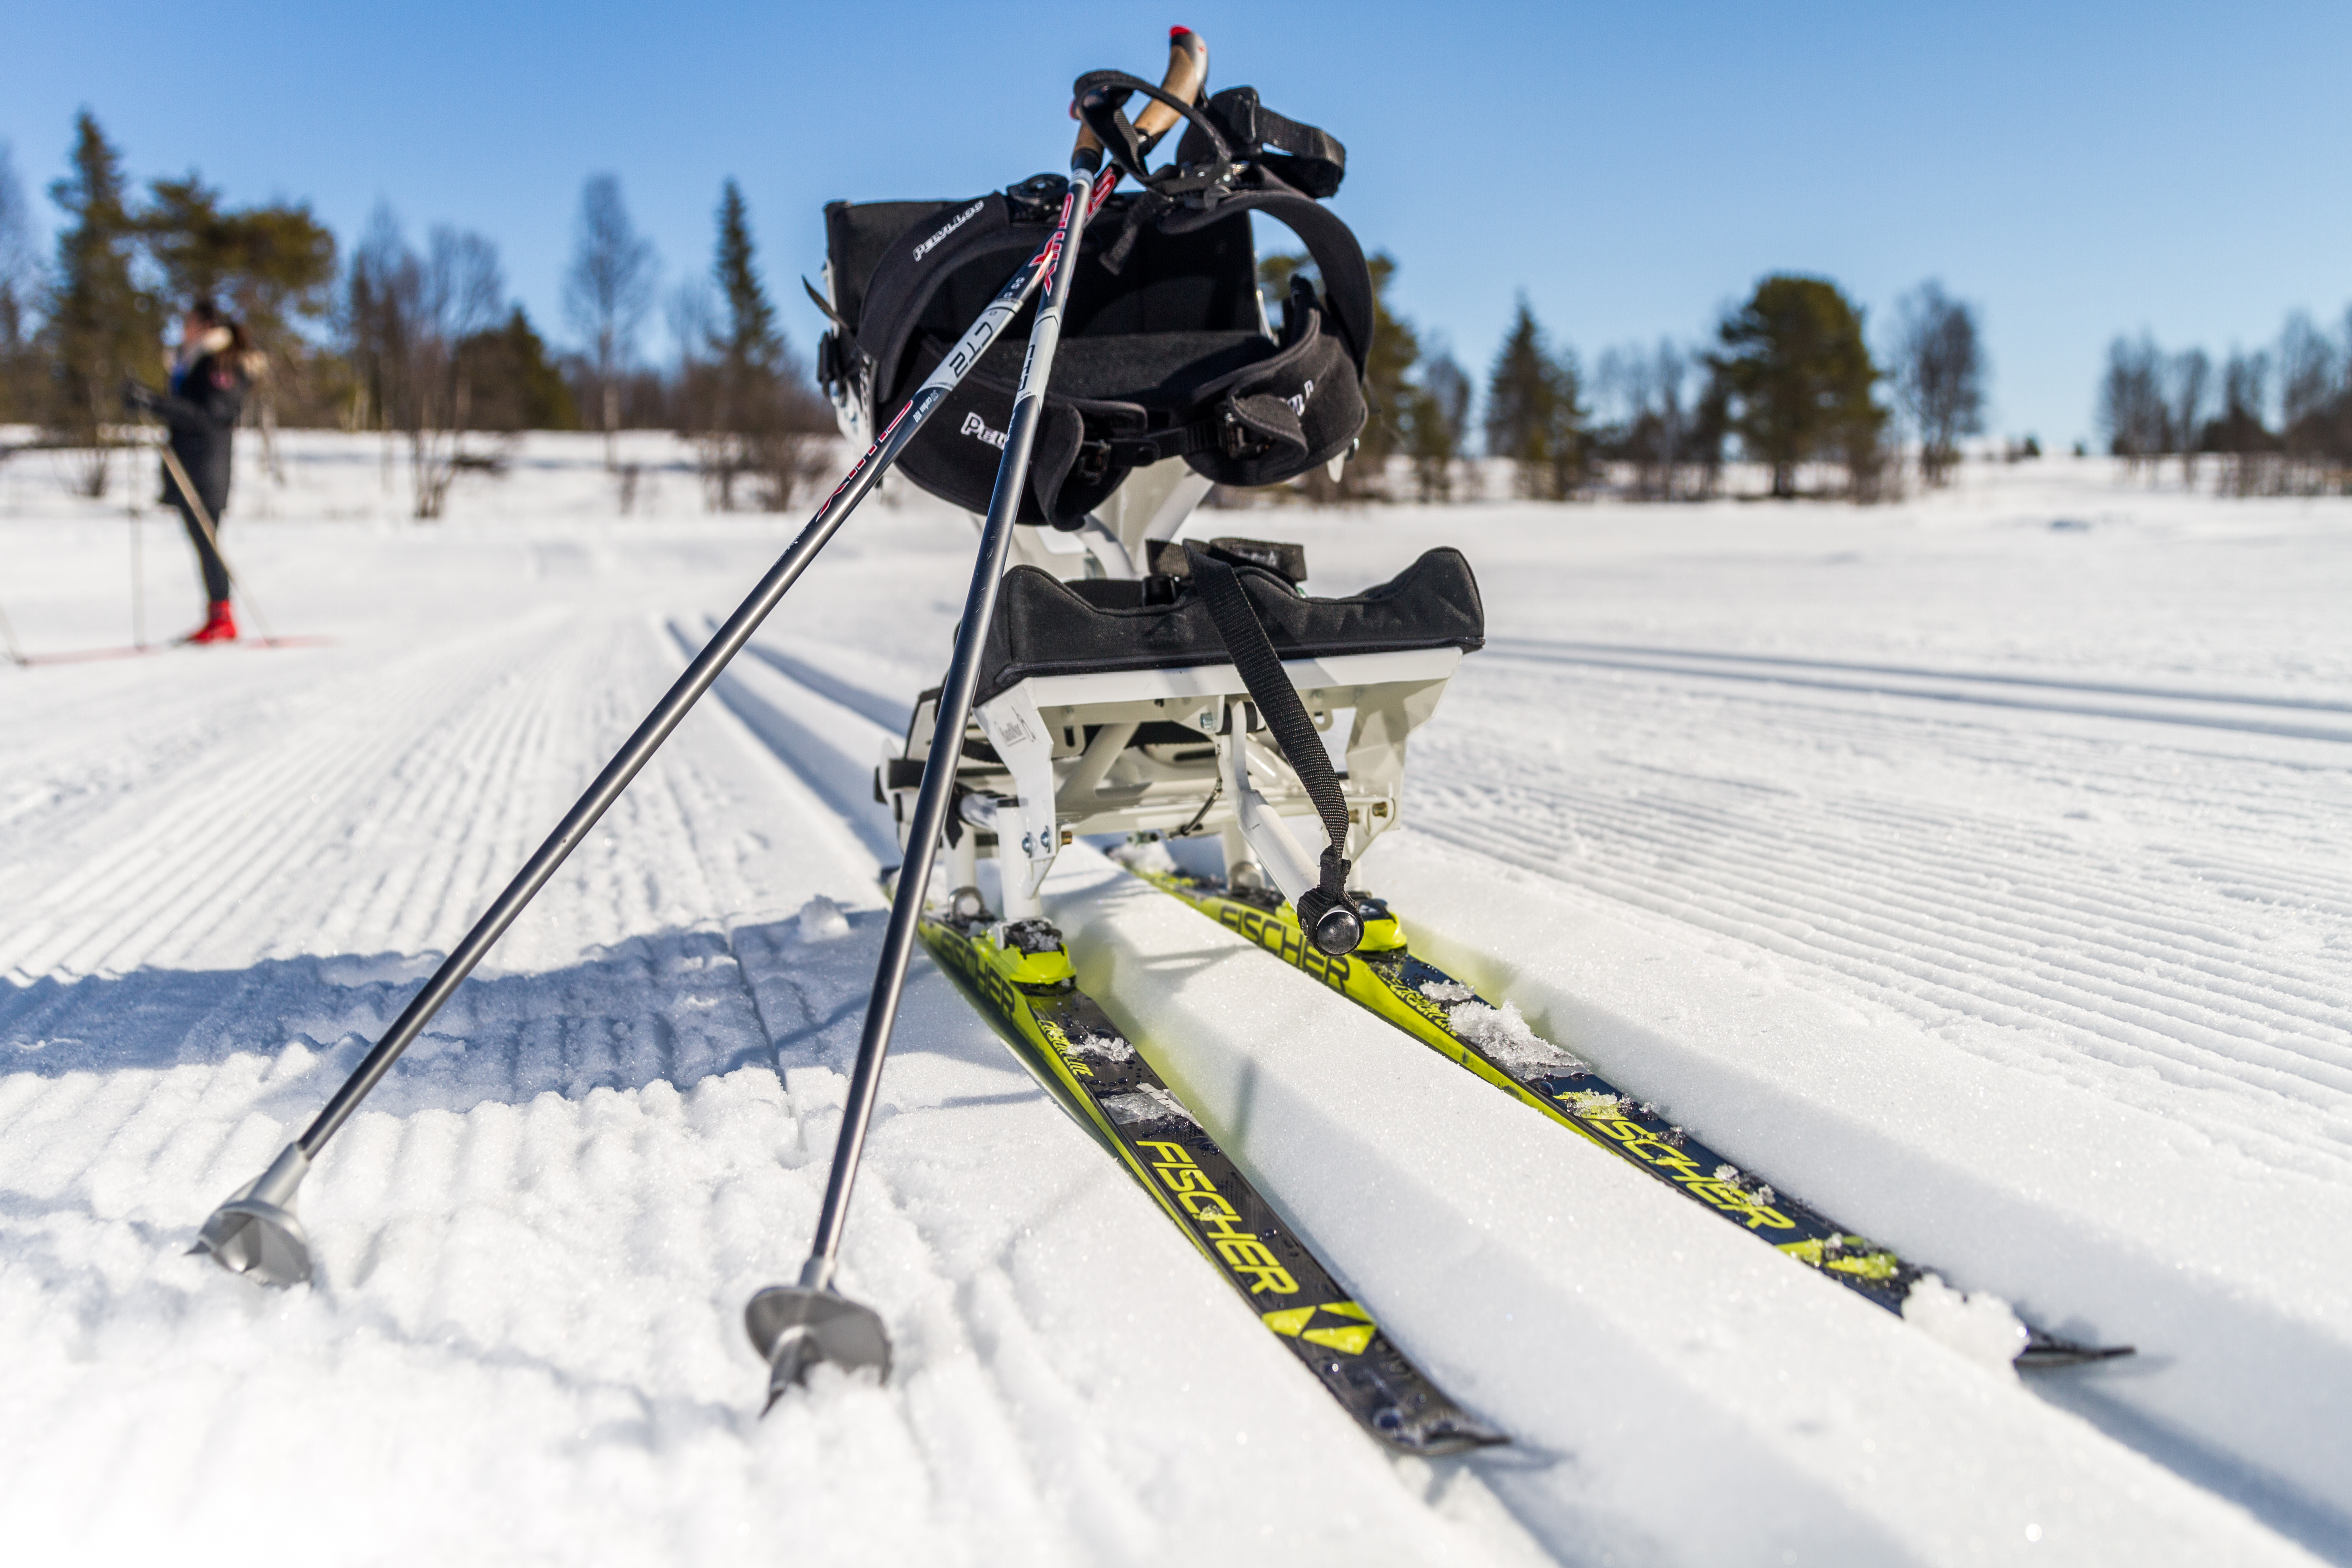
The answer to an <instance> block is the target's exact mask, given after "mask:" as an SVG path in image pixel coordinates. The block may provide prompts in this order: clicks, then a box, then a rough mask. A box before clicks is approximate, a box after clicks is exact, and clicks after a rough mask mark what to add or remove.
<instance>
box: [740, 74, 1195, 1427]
mask: <svg viewBox="0 0 2352 1568" xmlns="http://www.w3.org/2000/svg"><path fill="white" fill-rule="evenodd" d="M1207 64H1208V51H1207V49H1206V47H1204V46H1202V45H1201V43H1200V41H1199V39H1198V38H1196V37H1193V36H1192V34H1190V33H1186V32H1184V31H1183V30H1182V29H1181V28H1180V29H1178V30H1177V31H1176V33H1175V34H1173V35H1171V60H1170V74H1171V78H1173V77H1176V76H1178V75H1179V73H1180V72H1182V73H1184V74H1186V75H1188V76H1190V77H1191V79H1190V80H1189V81H1187V82H1181V83H1178V84H1175V85H1176V90H1177V93H1178V95H1179V96H1181V98H1182V99H1183V100H1185V101H1187V102H1190V101H1191V100H1192V95H1193V93H1194V92H1196V91H1197V90H1198V89H1199V85H1200V77H1199V76H1198V75H1192V74H1191V73H1192V72H1193V71H1197V72H1199V73H1201V74H1202V75H1205V73H1206V70H1207ZM1155 107H1157V106H1156V105H1155ZM1167 118H1168V120H1169V121H1171V122H1172V121H1173V120H1174V118H1175V116H1174V115H1172V114H1171V115H1169V116H1168V117H1167ZM1163 129H1164V127H1163ZM1115 178H1117V174H1116V172H1115V171H1105V170H1104V168H1103V153H1102V145H1101V143H1100V142H1097V140H1096V139H1095V137H1094V135H1093V133H1092V132H1082V133H1081V134H1080V135H1079V137H1078V144H1077V147H1076V150H1075V151H1073V152H1072V153H1071V155H1070V188H1069V192H1068V194H1067V195H1065V196H1064V197H1063V198H1062V216H1061V220H1060V222H1059V223H1058V224H1057V225H1056V226H1055V231H1054V237H1053V238H1052V239H1051V240H1050V241H1048V242H1047V245H1046V248H1047V249H1048V250H1049V251H1058V253H1059V254H1058V255H1057V256H1055V258H1054V260H1053V261H1052V263H1051V267H1052V277H1051V279H1050V280H1049V281H1048V283H1047V285H1046V291H1045V302H1044V303H1043V304H1042V305H1040V306H1039V307H1038V310H1037V319H1036V321H1034V323H1033V324H1032V325H1031V327H1030V329H1029V353H1028V358H1027V359H1026V360H1025V361H1024V363H1023V364H1022V367H1021V387H1020V391H1019V392H1018V393H1017V394H1016V395H1015V396H1014V398H1013V422H1012V425H1011V426H1010V428H1009V429H1008V430H1007V431H1006V435H1005V442H1004V456H1003V458H1002V459H1001V460H999V462H998V463H997V466H996V489H995V490H994V492H993V493H992V495H991V497H990V498H989V503H988V521H987V522H986V523H985V524H984V525H983V526H982V530H981V539H980V551H979V555H978V558H977V559H976V560H975V561H974V562H973V563H972V570H971V589H970V591H969V592H967V593H966V595H964V605H963V620H962V622H961V625H960V626H958V627H957V628H956V643H955V657H954V658H953V659H952V660H951V661H950V664H949V666H948V674H947V679H946V680H945V681H944V682H943V683H942V684H941V686H940V696H939V721H938V724H937V727H936V728H934V729H933V731H931V750H930V754H929V756H928V757H927V758H925V759H924V762H923V784H922V788H921V790H920V791H919V793H918V794H917V795H916V797H915V814H914V818H913V821H912V824H911V825H910V826H909V827H908V832H907V859H906V863H905V864H904V865H903V866H901V867H900V868H898V886H897V887H896V888H895V889H892V892H891V897H890V921H889V924H888V925H887V927H885V928H884V931H883V935H882V957H881V961H880V963H877V965H876V966H875V971H874V990H873V993H872V994H871V996H870V997H868V999H867V1001H866V1026H865V1032H864V1033H863V1034H862V1035H861V1036H860V1037H859V1038H858V1042H857V1064H856V1068H854V1069H853V1070H852V1072H851V1075H850V1079H849V1097H848V1100H847V1102H846V1103H845V1105H844V1106H843V1108H842V1114H841V1131H840V1134H839V1135H838V1137H837V1138H836V1139H835V1142H834V1148H833V1170H832V1173H831V1174H830V1175H829V1176H828V1177H827V1178H826V1181H825V1187H824V1208H823V1209H822V1210H820V1211H819V1213H818V1215H817V1222H816V1237H815V1239H814V1241H813V1242H812V1243H811V1244H810V1247H809V1256H808V1261H807V1262H806V1263H804V1264H803V1265H802V1267H801V1277H800V1282H799V1283H798V1284H797V1285H772V1286H770V1287H768V1288H767V1289H764V1290H762V1291H761V1292H760V1293H759V1294H758V1295H756V1296H754V1297H752V1298H751V1302H750V1303H749V1304H748V1305H747V1306H746V1307H745V1308H744V1309H743V1324H744V1327H745V1329H746V1330H747V1331H749V1332H750V1333H751V1343H752V1345H753V1346H754V1347H755V1348H756V1349H757V1350H758V1351H759V1352H760V1354H761V1358H762V1359H763V1360H765V1361H766V1362H767V1363H768V1405H769V1406H770V1407H773V1405H775V1403H776V1401H777V1400H778V1399H780V1398H782V1396H783V1394H784V1392H785V1390H787V1389H789V1388H791V1387H792V1386H793V1384H796V1383H799V1382H800V1381H801V1380H802V1379H803V1377H805V1376H806V1375H807V1373H808V1370H809V1368H810V1367H812V1366H814V1365H815V1364H817V1363H819V1362H830V1363H833V1364H835V1365H836V1366H839V1367H842V1368H844V1369H845V1370H848V1371H856V1370H857V1369H859V1368H863V1367H869V1366H870V1367H873V1368H874V1369H876V1371H877V1372H878V1373H880V1374H881V1375H883V1376H885V1377H887V1376H888V1375H889V1372H890V1336H889V1334H888V1332H887V1331H886V1330H885V1329H884V1328H883V1326H882V1319H881V1316H880V1315H879V1314H878V1313H877V1312H876V1311H875V1310H873V1309H872V1308H870V1307H866V1306H863V1305H860V1304H859V1303H857V1302H855V1301H851V1300H846V1299H845V1298H844V1297H842V1296H840V1295H839V1294H837V1293H836V1292H835V1290H834V1289H833V1275H834V1269H835V1266H836V1264H837V1263H838V1262H839V1260H840V1256H841V1237H842V1232H843V1230H844V1229H845V1227H846V1226H847V1224H848V1221H849V1198H850V1193H851V1190H852V1188H853V1187H854V1186H855V1185H856V1180H857V1166H858V1161H859V1157H860V1156H861V1155H862V1154H863V1153H864V1152H865V1148H866V1130H867V1128H868V1127H869V1126H870V1125H871V1124H872V1122H873V1120H874V1105H875V1100H876V1097H877V1094H878V1093H879V1091H880V1089H881V1086H882V1063H883V1058H885V1057H886V1056H887V1055H888V1053H889V1049H890V1032H891V1027H892V1026H893V1025H894V1024H895V1023H896V1022H897V1020H898V1000H899V997H900V995H901V994H903V992H904V991H905V988H906V983H907V963H908V959H909V958H911V957H912V955H913V952H914V947H915V941H916V936H917V932H918V929H919V926H920V924H921V921H922V914H923V895H924V891H925V889H926V888H927V887H928V885H929V881H930V877H931V865H932V862H933V861H934V860H936V859H937V858H938V856H939V845H940V833H941V831H942V830H943V829H944V828H945V827H946V826H947V814H948V803H949V800H950V797H951V796H952V795H953V794H954V787H955V773H956V760H957V759H958V758H959V757H960V756H961V755H962V753H963V731H964V725H965V724H966V723H967V722H968V721H970V719H971V700H972V691H973V689H974V687H975V686H977V684H978V683H979V679H980V656H981V649H982V647H983V645H984V644H985V643H986V641H987V639H988V628H989V623H990V621H991V620H992V618H993V616H994V614H995V610H996V591H997V585H998V583H999V581H1000V580H1001V579H1002V578H1003V574H1004V558H1005V554H1006V552H1007V551H1008V550H1009V549H1010V547H1011V545H1012V542H1013V520H1014V518H1015V517H1016V516H1017V515H1018V514H1019V512H1020V510H1021V500H1022V496H1023V495H1024V492H1025V489H1026V488H1027V484H1028V475H1029V454H1030V450H1031V448H1032V447H1034V445H1035V444H1036V437H1037V422H1038V419H1039V417H1040V416H1041V415H1042V413H1043V411H1044V409H1045V385H1046V382H1047V380H1048V379H1049V377H1050V376H1051V375H1052V374H1053V367H1054V351H1055V346H1056V345H1057V344H1058V343H1059V342H1060V341H1061V335H1062V312H1063V310H1064V309H1065V307H1066V306H1067V304H1068V303H1069V298H1070V284H1071V279H1072V278H1073V276H1074V275H1075V274H1076V270H1077V256H1078V239H1079V237H1080V235H1081V234H1082V233H1083V232H1084V230H1085V227H1086V222H1087V216H1089V215H1090V214H1091V213H1092V211H1093V203H1092V201H1091V200H1090V197H1091V196H1092V195H1093V192H1094V190H1095V188H1096V187H1097V184H1101V183H1103V182H1106V181H1108V180H1112V179H1115Z"/></svg>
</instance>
